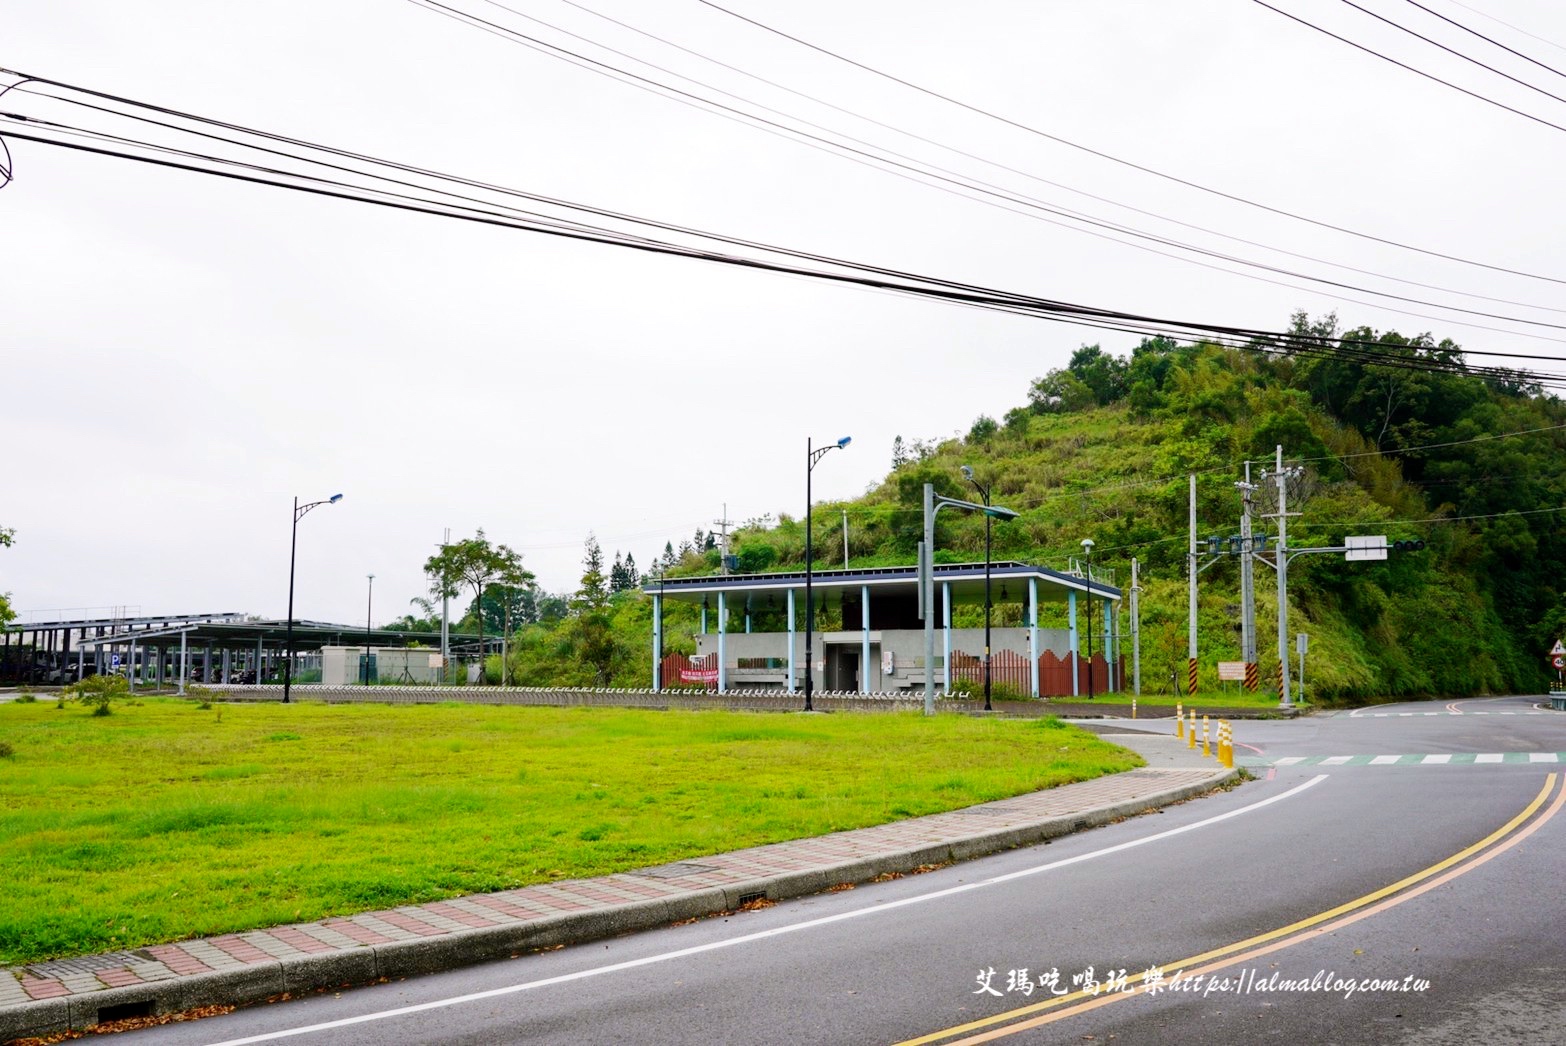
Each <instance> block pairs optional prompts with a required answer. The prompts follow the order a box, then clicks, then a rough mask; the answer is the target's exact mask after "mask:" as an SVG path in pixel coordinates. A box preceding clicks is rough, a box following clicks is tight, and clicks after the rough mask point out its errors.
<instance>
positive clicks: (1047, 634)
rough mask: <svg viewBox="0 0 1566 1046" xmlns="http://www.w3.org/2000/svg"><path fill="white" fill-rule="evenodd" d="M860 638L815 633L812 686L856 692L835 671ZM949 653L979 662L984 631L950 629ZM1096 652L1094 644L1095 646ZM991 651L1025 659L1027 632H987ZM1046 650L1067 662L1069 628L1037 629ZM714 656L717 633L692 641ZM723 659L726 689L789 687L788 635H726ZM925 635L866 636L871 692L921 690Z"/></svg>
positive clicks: (939, 636) (798, 671) (856, 653)
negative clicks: (743, 663) (759, 665)
mask: <svg viewBox="0 0 1566 1046" xmlns="http://www.w3.org/2000/svg"><path fill="white" fill-rule="evenodd" d="M863 642H864V633H863V632H858V631H850V632H824V633H818V634H817V638H816V642H815V649H814V651H813V653H814V656H815V660H816V666H815V670H814V674H815V683H816V685H817V686H818V687H820V688H822V689H824V690H857V689H859V684H858V681H857V677H854V679H853V680H850V679H848V678H847V677H846V672H842V673H840V672H837V671H834V669H835V668H837V667H838V666H837V665H836V664H835V662H834V659H835V658H837V657H840V656H841V655H840V654H839V652H843V653H844V654H846V655H847V660H848V661H850V662H853V663H854V664H855V665H857V660H858V658H859V657H860V654H861V651H862V649H863ZM951 644H952V646H951V649H952V653H953V654H970V655H972V656H975V657H980V656H982V655H983V654H984V629H982V628H954V629H952V630H951ZM1094 646H1095V648H1097V646H1098V644H1094ZM990 647H991V650H992V651H993V652H994V653H999V652H1000V651H1002V650H1011V651H1013V652H1014V653H1017V654H1020V655H1022V656H1023V657H1027V656H1028V630H1027V629H1025V628H995V629H991V638H990ZM1046 650H1048V651H1050V652H1051V653H1053V654H1054V655H1055V656H1056V657H1062V658H1064V657H1066V656H1067V655H1068V654H1070V653H1071V633H1070V631H1068V630H1067V629H1056V628H1041V629H1039V649H1038V652H1039V653H1040V654H1042V653H1044V652H1045V651H1046ZM717 652H718V634H717V633H716V632H709V633H707V634H706V635H698V636H697V637H696V653H697V654H698V655H700V656H705V655H707V654H716V653H717ZM724 653H725V657H724V660H725V661H726V662H727V663H728V665H727V667H728V673H727V675H728V684H729V688H730V689H739V688H743V687H752V686H764V687H780V686H786V685H787V679H788V633H787V632H751V633H745V632H730V633H729V634H728V635H727V636H725V637H724ZM888 654H890V655H891V659H890V661H891V671H890V672H889V673H888V672H886V671H885V668H886V667H887V655H888ZM945 657H946V630H945V629H941V628H937V629H936V630H935V658H936V664H937V666H943V665H944V664H945ZM742 658H746V659H749V658H776V659H778V660H780V661H781V662H782V664H781V665H779V666H778V667H774V668H765V669H742V668H740V667H739V662H740V660H741V659H742ZM923 660H924V631H923V630H922V629H886V630H882V631H872V632H871V633H870V661H871V664H870V678H869V689H870V690H871V691H874V692H892V691H899V690H907V689H910V688H913V687H923V686H924V668H923V665H922V662H923ZM794 665H795V672H794V682H795V685H796V686H803V685H804V679H805V636H804V633H803V632H799V633H796V634H795V636H794ZM936 682H937V683H944V682H945V675H944V671H943V670H942V669H941V668H940V667H938V668H937V675H936Z"/></svg>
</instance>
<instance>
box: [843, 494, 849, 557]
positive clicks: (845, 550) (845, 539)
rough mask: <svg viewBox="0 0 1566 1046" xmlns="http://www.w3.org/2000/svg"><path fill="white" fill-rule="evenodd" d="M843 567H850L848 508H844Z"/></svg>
mask: <svg viewBox="0 0 1566 1046" xmlns="http://www.w3.org/2000/svg"><path fill="white" fill-rule="evenodd" d="M843 569H844V570H847V569H848V510H847V509H846V508H845V509H844V510H843Z"/></svg>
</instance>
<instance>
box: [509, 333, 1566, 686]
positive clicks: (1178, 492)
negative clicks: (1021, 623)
mask: <svg viewBox="0 0 1566 1046" xmlns="http://www.w3.org/2000/svg"><path fill="white" fill-rule="evenodd" d="M1293 329H1294V331H1295V332H1297V333H1299V334H1302V335H1308V334H1317V335H1323V334H1325V335H1330V336H1331V337H1332V338H1334V339H1341V341H1340V342H1338V343H1339V344H1341V345H1343V346H1344V347H1345V348H1344V350H1342V351H1334V352H1331V353H1321V352H1311V351H1306V350H1302V351H1291V350H1290V348H1289V347H1288V346H1282V347H1279V346H1273V347H1272V351H1269V352H1263V351H1253V350H1237V349H1229V348H1223V347H1219V346H1216V345H1210V344H1193V345H1185V344H1176V343H1175V342H1173V341H1170V340H1168V339H1163V338H1154V339H1148V340H1146V341H1144V342H1143V343H1142V344H1141V345H1139V346H1138V347H1137V348H1136V350H1135V351H1134V352H1133V353H1132V355H1131V356H1130V358H1122V357H1117V356H1114V355H1112V354H1108V353H1104V352H1102V351H1100V349H1099V348H1098V347H1097V346H1084V347H1083V348H1082V349H1080V350H1078V351H1077V352H1076V353H1075V354H1074V356H1073V357H1072V359H1071V362H1070V364H1069V365H1068V366H1067V367H1066V368H1063V369H1061V370H1057V371H1052V372H1050V373H1048V374H1046V375H1044V376H1043V377H1041V378H1039V379H1037V380H1036V381H1035V382H1033V384H1032V387H1031V388H1030V389H1028V390H1026V393H1027V398H1026V402H1025V403H1023V404H1021V405H1019V406H1016V407H1013V408H1012V409H1009V410H1004V411H1003V412H1001V413H1000V417H999V420H997V419H994V418H990V417H980V418H978V419H977V420H976V421H974V423H973V425H972V428H971V430H970V431H969V433H968V435H967V437H966V438H964V439H948V440H944V441H939V442H935V441H924V440H920V439H917V438H911V439H909V440H907V441H904V440H902V439H901V438H900V439H899V440H898V441H897V444H896V445H895V446H894V447H893V448H890V450H891V453H890V455H889V465H890V469H889V472H888V475H887V477H886V479H885V481H884V482H882V483H881V484H880V485H879V486H878V487H876V488H875V489H874V490H872V491H870V492H869V493H867V494H866V495H865V496H863V497H861V498H859V499H856V500H854V501H849V502H843V503H824V504H820V505H818V507H817V510H816V512H817V515H816V520H817V523H818V526H817V528H816V549H817V551H816V556H817V562H818V564H830V565H833V566H837V565H840V564H841V563H842V562H843V537H842V526H841V514H842V512H843V511H844V510H846V511H847V513H848V520H849V533H850V537H849V549H848V553H849V560H850V562H851V563H852V564H853V565H856V566H873V565H887V564H908V563H911V562H913V559H914V554H915V547H916V544H917V542H918V540H919V538H920V536H921V528H922V515H921V498H922V491H923V485H924V484H925V483H926V482H929V483H933V484H934V485H935V487H936V489H937V491H938V492H940V493H943V494H946V495H949V496H953V497H960V498H972V497H974V491H973V488H972V487H970V486H967V485H965V483H964V481H963V478H962V476H961V474H960V472H959V467H960V466H962V465H965V464H966V465H971V466H972V467H973V468H974V470H975V472H976V474H977V476H978V478H979V480H980V481H981V482H983V483H985V484H986V485H988V486H990V487H991V488H992V494H993V499H994V501H995V503H996V504H1000V505H1005V506H1007V507H1009V508H1013V509H1016V510H1018V511H1019V512H1020V513H1021V516H1020V518H1019V519H1017V520H1016V521H1014V522H1011V523H1006V524H997V525H996V526H995V529H994V549H995V551H994V555H995V558H996V559H1018V560H1025V561H1030V562H1035V563H1041V564H1044V565H1047V566H1053V567H1057V568H1061V567H1064V566H1065V565H1066V562H1067V560H1068V558H1069V557H1071V556H1073V555H1077V554H1079V552H1080V542H1081V539H1082V538H1085V537H1090V538H1092V539H1093V541H1094V542H1095V545H1096V547H1095V551H1094V557H1095V559H1094V562H1095V567H1096V568H1097V567H1099V566H1107V567H1112V568H1114V569H1115V571H1116V579H1115V580H1116V583H1118V584H1120V585H1122V586H1124V585H1127V584H1128V583H1129V582H1128V579H1129V574H1130V570H1129V565H1130V561H1131V558H1132V557H1133V556H1134V557H1136V558H1137V559H1138V561H1139V565H1140V570H1141V578H1142V585H1143V597H1142V666H1143V680H1144V684H1143V685H1144V690H1146V691H1149V692H1155V691H1157V690H1158V689H1159V688H1160V687H1161V686H1165V685H1167V680H1168V679H1169V676H1170V674H1171V673H1172V672H1175V671H1180V672H1182V673H1183V669H1184V665H1185V654H1186V651H1185V636H1186V587H1185V586H1186V580H1185V579H1186V562H1185V561H1186V542H1187V537H1186V534H1187V524H1186V512H1187V508H1186V505H1187V489H1188V487H1187V484H1188V480H1187V475H1188V474H1189V473H1192V472H1195V473H1197V477H1198V478H1197V498H1198V533H1199V534H1200V535H1202V536H1204V537H1205V536H1207V535H1224V536H1227V535H1230V534H1237V533H1238V532H1239V517H1240V496H1239V493H1238V491H1237V490H1236V488H1235V485H1234V484H1235V483H1236V481H1237V480H1240V479H1241V478H1242V477H1243V475H1244V463H1245V462H1246V461H1247V460H1249V461H1251V462H1252V478H1253V481H1255V482H1257V483H1258V484H1259V486H1260V488H1261V489H1260V490H1259V491H1258V494H1257V499H1258V500H1257V504H1256V509H1255V511H1256V514H1257V516H1262V515H1265V514H1267V513H1270V512H1275V511H1276V507H1275V503H1276V489H1275V484H1273V483H1272V482H1263V481H1262V480H1261V473H1262V470H1263V469H1271V468H1272V467H1273V457H1274V448H1275V447H1276V446H1278V445H1281V446H1282V447H1283V454H1284V458H1285V463H1286V464H1287V465H1298V466H1300V475H1299V476H1298V477H1297V478H1296V479H1294V480H1292V481H1291V482H1290V483H1289V487H1288V510H1289V512H1290V513H1291V515H1290V521H1289V545H1290V547H1291V548H1301V547H1308V546H1333V545H1341V544H1343V539H1344V537H1345V536H1346V535H1350V534H1386V535H1387V536H1388V539H1389V540H1397V539H1422V540H1423V541H1424V542H1425V547H1424V549H1423V550H1422V551H1410V552H1393V553H1390V558H1389V559H1388V560H1387V561H1385V562H1379V563H1377V562H1371V563H1363V562H1359V563H1349V562H1345V561H1344V558H1343V556H1341V555H1337V554H1319V555H1306V556H1301V557H1299V558H1297V559H1295V560H1293V561H1292V563H1291V564H1290V569H1289V593H1288V594H1289V603H1290V626H1291V632H1301V631H1303V632H1308V633H1310V636H1311V651H1310V656H1309V658H1308V661H1307V673H1308V677H1309V682H1310V683H1311V690H1312V696H1313V697H1314V698H1317V699H1324V700H1339V701H1347V700H1373V699H1381V698H1390V697H1406V696H1462V695H1472V694H1481V693H1504V692H1522V691H1538V690H1541V689H1542V688H1543V687H1544V686H1545V685H1546V682H1547V680H1548V679H1550V678H1553V672H1550V673H1547V672H1546V664H1545V652H1546V651H1547V650H1548V648H1549V647H1550V645H1551V644H1552V643H1553V642H1554V640H1555V638H1556V637H1557V636H1559V635H1561V634H1562V632H1563V631H1566V603H1563V601H1562V599H1561V595H1560V586H1559V583H1558V581H1557V579H1558V578H1560V577H1562V576H1563V573H1566V541H1563V540H1562V539H1561V537H1560V536H1559V535H1560V528H1559V523H1560V520H1561V515H1560V513H1561V512H1563V511H1566V454H1563V450H1566V405H1563V404H1562V402H1561V401H1560V400H1559V399H1557V398H1555V397H1554V396H1553V395H1547V394H1545V393H1544V392H1543V391H1542V389H1541V388H1540V387H1539V386H1537V385H1536V384H1533V383H1531V382H1530V381H1528V380H1526V379H1525V377H1524V376H1519V375H1510V374H1499V375H1497V374H1495V373H1487V374H1485V375H1483V376H1479V375H1475V374H1473V373H1472V372H1470V371H1468V370H1466V369H1465V368H1463V367H1462V365H1461V357H1460V356H1459V355H1458V353H1457V347H1456V346H1455V345H1453V344H1451V343H1450V342H1446V341H1443V342H1439V343H1437V342H1435V341H1433V340H1432V339H1431V338H1430V337H1429V336H1422V337H1420V338H1414V339H1409V338H1404V337H1402V336H1400V335H1398V334H1396V333H1391V332H1387V333H1377V332H1373V331H1370V330H1368V329H1363V328H1362V329H1359V330H1354V331H1348V332H1343V333H1341V334H1340V333H1339V332H1338V331H1337V330H1336V319H1335V318H1334V317H1328V318H1326V319H1325V320H1324V321H1318V322H1316V323H1311V322H1310V321H1309V319H1308V318H1307V317H1305V316H1303V315H1298V316H1296V317H1295V318H1294V327H1293ZM1367 343H1370V345H1371V346H1373V349H1374V351H1375V353H1376V354H1377V355H1375V356H1373V357H1369V358H1370V359H1372V360H1373V361H1374V362H1366V361H1365V360H1366V358H1367V356H1366V348H1367ZM1302 344H1303V343H1302ZM1350 348H1351V349H1352V351H1348V350H1349V349H1350ZM1454 363H1456V365H1457V369H1456V371H1455V372H1452V371H1448V372H1442V371H1441V370H1440V369H1439V368H1449V367H1452V366H1453V364H1454ZM1430 368H1437V369H1434V370H1432V369H1430ZM855 449H856V450H857V449H859V448H857V447H856V448H855ZM1295 513H1298V514H1297V515H1295ZM939 520H940V527H939V531H938V533H937V540H936V547H937V559H938V560H943V561H973V560H977V559H982V558H983V548H984V525H983V521H982V519H980V518H978V517H975V516H965V515H963V514H960V513H950V512H948V513H942V514H941V516H940V517H939ZM1255 526H1256V528H1257V530H1259V531H1265V532H1266V533H1268V534H1269V535H1274V534H1275V533H1276V525H1275V521H1273V520H1267V519H1261V518H1258V519H1256V521H1255ZM731 551H733V552H734V553H735V554H737V555H738V557H739V562H740V568H741V569H742V570H744V571H763V570H778V569H797V568H800V567H802V566H803V559H804V527H803V523H802V521H801V520H799V519H794V518H790V517H787V516H784V517H783V518H781V519H780V520H778V521H776V522H775V523H774V522H766V523H762V522H753V523H751V524H747V525H745V526H743V527H741V528H740V529H739V530H738V531H737V532H736V533H735V534H734V535H733V539H732V549H731ZM717 559H718V553H717V551H716V550H715V549H710V548H709V549H704V548H702V547H700V543H699V542H698V543H697V544H696V545H695V546H691V547H688V548H687V549H686V550H685V551H684V552H683V554H676V555H671V556H668V557H666V560H667V561H666V562H664V563H662V564H658V565H662V566H664V567H665V568H666V569H668V571H669V573H670V575H671V576H673V575H677V574H693V573H705V572H710V571H713V570H715V569H716V568H717ZM600 566H601V565H600ZM617 569H618V564H617ZM590 573H591V572H590ZM600 583H601V578H600ZM1256 592H1257V623H1258V648H1259V654H1260V657H1259V660H1260V663H1261V672H1262V679H1263V680H1271V679H1272V678H1273V677H1274V676H1273V674H1274V672H1275V671H1276V662H1277V631H1276V620H1277V603H1276V578H1275V575H1274V573H1273V571H1272V570H1271V569H1270V568H1269V567H1265V566H1258V567H1257V572H1256ZM579 595H580V594H579ZM590 602H593V603H594V606H593V607H589V608H587V609H586V610H583V611H580V612H579V611H578V610H577V609H570V610H565V611H564V612H563V614H562V616H560V617H558V618H556V619H555V620H552V621H545V622H543V623H535V624H532V625H529V626H526V627H525V628H523V629H522V631H521V633H520V635H519V636H518V640H517V642H518V646H517V647H516V648H515V651H516V652H515V657H514V660H513V672H514V673H515V678H518V679H520V680H523V681H526V682H532V683H562V684H564V683H580V684H588V685H591V684H594V683H597V684H599V685H602V684H603V683H614V684H618V685H630V686H641V685H645V682H646V680H647V679H648V678H649V677H650V660H651V659H650V655H649V653H648V648H649V645H650V639H649V638H648V637H649V636H650V607H649V606H648V602H649V601H648V600H646V599H644V598H642V597H641V596H640V595H638V593H637V592H636V591H635V590H634V589H630V590H627V591H624V592H621V593H619V594H618V595H611V596H610V597H609V599H608V600H607V603H604V602H603V601H598V600H593V601H590ZM1239 606H1240V598H1239V572H1238V564H1237V562H1236V561H1235V559H1234V558H1233V557H1225V558H1224V559H1223V561H1221V562H1219V563H1216V564H1215V565H1213V566H1212V567H1211V568H1210V569H1208V570H1207V571H1205V572H1204V573H1203V574H1202V576H1201V610H1200V615H1199V630H1200V653H1201V665H1202V667H1201V686H1202V688H1203V689H1215V688H1216V686H1217V680H1216V676H1215V671H1216V670H1215V668H1214V664H1215V662H1216V661H1218V660H1238V659H1239V657H1240V631H1239V630H1240V617H1239ZM997 609H998V613H999V615H1000V618H999V620H1000V622H1001V623H1015V622H1016V620H1017V619H1018V617H1019V615H1020V607H1017V606H1015V605H1012V606H1007V607H1001V608H997ZM1053 612H1054V613H1056V614H1061V613H1062V611H1060V610H1058V609H1057V610H1054V611H1053ZM689 613H690V611H689V610H688V609H681V608H671V615H672V616H671V617H670V618H669V619H668V620H669V625H668V632H669V635H670V646H671V649H678V648H679V636H680V634H681V633H682V632H684V633H686V634H687V635H688V633H689V632H690V631H692V630H693V628H694V621H684V620H683V618H682V617H681V616H680V615H681V614H689ZM833 613H834V611H833V609H832V608H828V609H827V611H826V615H827V617H826V619H825V620H824V621H822V622H821V623H820V625H819V626H818V627H823V628H835V627H838V623H837V622H835V621H834V620H833V619H832V617H831V615H832V614H833ZM978 613H980V611H978V610H977V609H976V608H963V609H961V610H959V612H958V618H959V620H958V623H960V624H974V623H977V620H976V619H974V618H971V617H970V618H969V619H963V615H964V614H967V615H977V614H978ZM513 620H515V619H513ZM1040 623H1041V624H1043V625H1045V626H1050V625H1057V624H1063V621H1052V620H1048V619H1046V620H1042V621H1041V622H1040ZM757 627H759V628H766V627H770V626H769V623H768V622H765V621H763V622H758V625H757ZM609 636H612V642H610V641H609V639H608V638H607V637H609ZM1291 648H1292V637H1291ZM584 654H585V655H587V656H585V657H584V656H583V655H584ZM589 662H591V664H589ZM497 674H498V673H497Z"/></svg>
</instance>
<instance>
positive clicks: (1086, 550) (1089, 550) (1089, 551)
mask: <svg viewBox="0 0 1566 1046" xmlns="http://www.w3.org/2000/svg"><path fill="white" fill-rule="evenodd" d="M1082 552H1083V554H1084V555H1086V556H1087V619H1088V622H1087V624H1088V627H1087V641H1088V644H1087V646H1088V653H1087V662H1088V678H1087V684H1088V695H1087V696H1088V700H1089V701H1091V700H1093V539H1092V538H1083V539H1082Z"/></svg>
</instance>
